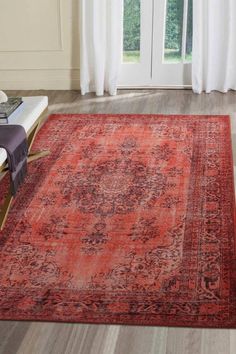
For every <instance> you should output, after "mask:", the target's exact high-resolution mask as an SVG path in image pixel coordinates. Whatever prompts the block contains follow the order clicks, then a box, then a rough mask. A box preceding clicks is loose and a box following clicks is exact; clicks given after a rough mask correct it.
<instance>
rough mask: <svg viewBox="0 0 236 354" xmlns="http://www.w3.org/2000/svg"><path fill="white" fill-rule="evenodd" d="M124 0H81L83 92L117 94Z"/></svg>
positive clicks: (81, 71) (81, 73)
mask: <svg viewBox="0 0 236 354" xmlns="http://www.w3.org/2000/svg"><path fill="white" fill-rule="evenodd" d="M122 37H123V0H80V82H81V84H80V86H81V93H82V95H84V94H86V93H87V92H96V94H97V95H98V96H101V95H103V94H104V91H108V92H109V93H110V95H115V94H116V91H117V81H118V76H119V70H120V66H121V58H122Z"/></svg>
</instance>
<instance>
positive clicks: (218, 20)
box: [192, 0, 236, 93]
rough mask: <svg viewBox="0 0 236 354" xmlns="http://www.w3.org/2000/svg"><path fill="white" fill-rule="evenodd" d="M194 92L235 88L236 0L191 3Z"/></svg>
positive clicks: (194, 0)
mask: <svg viewBox="0 0 236 354" xmlns="http://www.w3.org/2000/svg"><path fill="white" fill-rule="evenodd" d="M192 84H193V90H194V92H196V93H201V92H202V91H206V92H208V93H209V92H211V91H212V90H217V91H221V92H227V91H228V90H230V89H233V90H235V89H236V0H193V62H192Z"/></svg>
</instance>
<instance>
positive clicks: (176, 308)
mask: <svg viewBox="0 0 236 354" xmlns="http://www.w3.org/2000/svg"><path fill="white" fill-rule="evenodd" d="M34 148H35V150H38V149H50V150H51V155H50V156H49V157H47V158H44V159H41V160H39V161H37V162H33V163H31V164H30V167H29V175H28V177H27V180H26V183H25V184H24V186H23V187H22V188H21V190H20V191H19V193H18V195H17V197H16V199H15V203H14V206H13V208H12V210H11V212H10V216H9V219H8V221H7V225H6V227H5V229H4V231H3V232H2V233H1V234H0V236H1V238H0V246H1V248H0V295H1V296H0V318H1V319H17V320H26V319H28V320H47V321H68V322H91V323H124V324H148V325H173V326H195V327H236V296H235V295H236V294H235V290H236V286H235V284H236V273H235V265H236V262H235V236H234V208H235V206H234V187H233V166H232V151H231V140H230V121H229V117H227V116H157V115H146V116H145V115H53V116H51V117H50V118H49V120H48V122H47V123H46V124H45V126H44V127H43V128H42V129H41V131H40V132H39V135H38V137H37V141H36V143H35V146H34ZM6 183H7V180H5V183H2V184H1V187H0V189H1V190H0V192H1V193H2V194H3V189H4V188H6Z"/></svg>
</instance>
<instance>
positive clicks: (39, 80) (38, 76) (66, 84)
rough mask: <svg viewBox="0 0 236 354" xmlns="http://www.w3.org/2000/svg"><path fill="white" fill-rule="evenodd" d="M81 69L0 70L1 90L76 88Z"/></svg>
mask: <svg viewBox="0 0 236 354" xmlns="http://www.w3.org/2000/svg"><path fill="white" fill-rule="evenodd" d="M79 78H80V71H79V69H55V70H51V69H50V70H41V69H40V70H0V89H1V90H41V89H44V90H76V89H79V88H80V79H79Z"/></svg>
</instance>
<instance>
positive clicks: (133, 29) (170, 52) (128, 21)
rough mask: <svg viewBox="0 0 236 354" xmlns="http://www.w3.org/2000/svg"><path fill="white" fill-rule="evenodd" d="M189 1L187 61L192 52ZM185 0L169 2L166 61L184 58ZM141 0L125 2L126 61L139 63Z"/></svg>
mask: <svg viewBox="0 0 236 354" xmlns="http://www.w3.org/2000/svg"><path fill="white" fill-rule="evenodd" d="M192 3H193V0H189V6H188V25H187V26H188V28H187V41H186V59H187V60H191V52H192V6H193V4H192ZM183 7H184V0H167V9H166V10H167V11H166V33H165V59H166V60H170V61H172V60H173V61H175V60H180V59H181V56H182V53H181V51H182V31H183ZM140 17H141V16H140V0H124V61H126V62H129V61H130V62H137V61H139V57H140V21H141V20H140Z"/></svg>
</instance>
